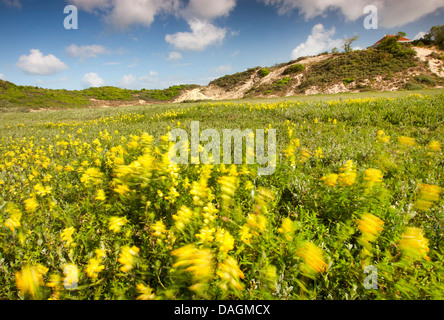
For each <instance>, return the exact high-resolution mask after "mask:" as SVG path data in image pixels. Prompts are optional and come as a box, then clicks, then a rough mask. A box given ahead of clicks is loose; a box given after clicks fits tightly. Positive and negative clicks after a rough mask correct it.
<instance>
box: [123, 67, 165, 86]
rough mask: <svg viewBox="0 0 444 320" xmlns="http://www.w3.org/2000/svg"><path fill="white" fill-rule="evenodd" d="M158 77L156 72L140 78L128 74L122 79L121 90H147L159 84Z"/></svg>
mask: <svg viewBox="0 0 444 320" xmlns="http://www.w3.org/2000/svg"><path fill="white" fill-rule="evenodd" d="M157 76H158V74H157V72H155V71H150V74H149V75H144V76H140V77H136V76H134V75H132V74H128V75H125V76H123V77H122V79H120V81H119V84H118V85H119V87H120V88H124V89H135V90H140V89H142V88H147V87H149V86H150V85H153V84H157V83H158V82H159V81H158V79H157Z"/></svg>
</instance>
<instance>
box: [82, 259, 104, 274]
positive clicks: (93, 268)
mask: <svg viewBox="0 0 444 320" xmlns="http://www.w3.org/2000/svg"><path fill="white" fill-rule="evenodd" d="M103 269H105V266H104V265H102V264H101V261H100V259H99V258H96V257H95V258H91V259H89V262H88V265H87V266H86V274H87V276H88V277H90V278H93V279H96V278H97V277H98V273H99V272H100V271H102V270H103Z"/></svg>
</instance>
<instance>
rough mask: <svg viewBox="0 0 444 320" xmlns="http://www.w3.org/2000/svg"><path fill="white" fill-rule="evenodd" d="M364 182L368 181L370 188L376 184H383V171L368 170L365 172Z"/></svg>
mask: <svg viewBox="0 0 444 320" xmlns="http://www.w3.org/2000/svg"><path fill="white" fill-rule="evenodd" d="M364 174H365V177H364V180H366V181H368V184H369V185H370V186H373V185H374V184H375V183H379V182H382V177H383V174H382V171H381V170H379V169H371V168H370V169H367V170H365V173H364Z"/></svg>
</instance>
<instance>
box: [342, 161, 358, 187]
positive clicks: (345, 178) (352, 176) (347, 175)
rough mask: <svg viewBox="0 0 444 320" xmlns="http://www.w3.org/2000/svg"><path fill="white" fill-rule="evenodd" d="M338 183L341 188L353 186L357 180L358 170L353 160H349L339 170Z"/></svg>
mask: <svg viewBox="0 0 444 320" xmlns="http://www.w3.org/2000/svg"><path fill="white" fill-rule="evenodd" d="M339 171H340V173H339V177H338V182H339V184H340V185H341V186H351V185H353V184H354V183H355V180H356V169H355V164H354V163H353V160H348V161H346V162H345V164H344V165H343V166H342V167H341V168H340V169H339Z"/></svg>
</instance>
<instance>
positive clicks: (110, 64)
mask: <svg viewBox="0 0 444 320" xmlns="http://www.w3.org/2000/svg"><path fill="white" fill-rule="evenodd" d="M119 64H120V62H105V63H103V64H102V66H118V65H119Z"/></svg>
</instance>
